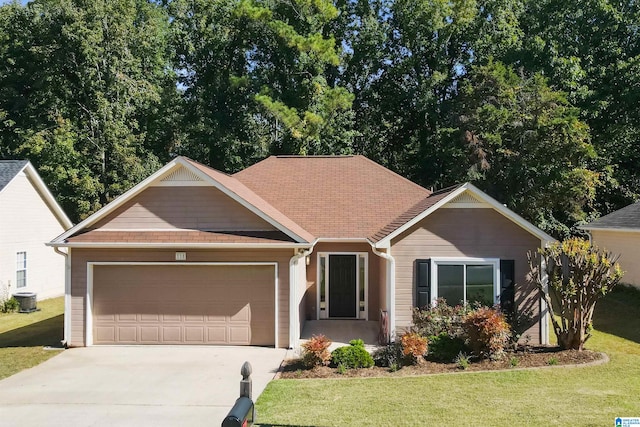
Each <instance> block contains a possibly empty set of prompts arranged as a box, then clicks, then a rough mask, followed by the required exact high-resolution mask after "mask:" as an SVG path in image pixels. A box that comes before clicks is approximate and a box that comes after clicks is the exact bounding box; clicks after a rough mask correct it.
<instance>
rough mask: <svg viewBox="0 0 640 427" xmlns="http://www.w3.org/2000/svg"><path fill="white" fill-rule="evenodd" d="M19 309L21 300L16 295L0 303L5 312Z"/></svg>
mask: <svg viewBox="0 0 640 427" xmlns="http://www.w3.org/2000/svg"><path fill="white" fill-rule="evenodd" d="M18 310H20V302H19V301H18V300H17V299H15V298H14V297H11V298H9V299H7V300H5V301H4V302H3V303H1V304H0V311H2V312H3V313H15V312H16V311H18Z"/></svg>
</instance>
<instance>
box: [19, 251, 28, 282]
mask: <svg viewBox="0 0 640 427" xmlns="http://www.w3.org/2000/svg"><path fill="white" fill-rule="evenodd" d="M18 254H24V267H22V268H18ZM27 256H28V255H27V251H16V290H17V289H26V288H27V287H29V284H28V279H29V274H28V273H29V272H28V270H29V258H27ZM19 271H24V286H18V272H19Z"/></svg>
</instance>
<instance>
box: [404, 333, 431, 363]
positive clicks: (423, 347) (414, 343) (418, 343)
mask: <svg viewBox="0 0 640 427" xmlns="http://www.w3.org/2000/svg"><path fill="white" fill-rule="evenodd" d="M400 343H401V344H402V354H403V355H404V356H405V357H409V358H411V360H412V361H417V360H418V359H419V358H420V357H422V356H424V355H425V354H426V353H427V339H426V338H425V337H422V336H420V335H418V334H417V333H415V332H407V333H405V334H403V335H402V336H401V337H400Z"/></svg>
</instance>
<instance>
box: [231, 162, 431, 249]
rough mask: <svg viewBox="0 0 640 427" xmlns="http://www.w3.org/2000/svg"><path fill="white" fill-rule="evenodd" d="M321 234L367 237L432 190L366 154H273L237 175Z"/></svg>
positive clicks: (246, 183) (304, 225) (298, 222)
mask: <svg viewBox="0 0 640 427" xmlns="http://www.w3.org/2000/svg"><path fill="white" fill-rule="evenodd" d="M234 177H235V178H237V179H238V180H239V181H241V182H242V183H244V185H246V186H247V187H248V188H249V189H251V190H253V191H254V192H255V193H257V194H258V195H259V196H260V197H262V198H263V199H264V200H266V201H267V202H269V203H270V204H271V205H273V206H274V207H275V208H276V209H278V210H279V211H280V212H282V213H283V214H284V215H286V216H287V217H289V218H291V219H292V220H293V221H294V222H295V223H296V224H299V225H300V226H301V227H303V228H304V229H305V230H308V231H309V232H311V233H312V234H314V235H315V236H316V237H321V238H367V237H370V236H373V235H375V234H376V233H378V232H379V231H380V230H381V229H383V228H384V227H386V226H388V225H389V224H391V223H392V222H393V221H394V220H395V219H397V218H398V217H400V216H401V215H402V214H404V213H405V212H407V210H409V209H410V208H412V207H413V206H415V205H416V204H418V203H420V202H421V201H423V200H424V199H425V198H427V197H428V196H429V195H430V194H431V192H430V191H429V190H427V189H425V188H423V187H421V186H419V185H417V184H415V183H413V182H411V181H409V180H408V179H406V178H403V177H402V176H400V175H398V174H396V173H394V172H392V171H390V170H389V169H386V168H384V167H383V166H381V165H379V164H377V163H375V162H373V161H371V160H369V159H367V158H366V157H363V156H272V157H269V158H267V159H265V160H263V161H262V162H259V163H257V164H255V165H253V166H251V167H249V168H247V169H245V170H243V171H240V172H238V173H237V174H235V175H234Z"/></svg>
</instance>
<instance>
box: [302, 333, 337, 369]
mask: <svg viewBox="0 0 640 427" xmlns="http://www.w3.org/2000/svg"><path fill="white" fill-rule="evenodd" d="M330 345H331V340H330V339H329V338H327V337H325V336H324V335H314V336H312V337H311V339H310V340H309V341H307V342H305V343H304V344H302V363H303V364H304V366H306V367H308V368H314V367H316V366H321V365H325V366H326V365H328V364H329V362H330V361H331V353H330V352H329V346H330Z"/></svg>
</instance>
